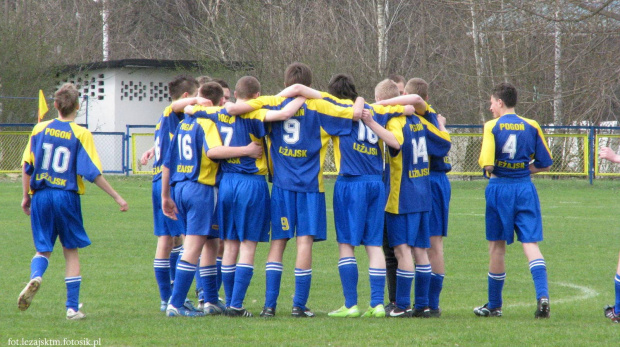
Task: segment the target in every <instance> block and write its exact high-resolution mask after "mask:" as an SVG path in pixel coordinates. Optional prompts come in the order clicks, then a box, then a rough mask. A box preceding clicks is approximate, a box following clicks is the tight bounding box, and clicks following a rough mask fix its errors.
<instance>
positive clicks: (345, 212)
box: [334, 176, 385, 246]
mask: <svg viewBox="0 0 620 347" xmlns="http://www.w3.org/2000/svg"><path fill="white" fill-rule="evenodd" d="M384 207H385V186H384V184H383V181H382V180H381V176H338V178H337V179H336V185H335V187H334V224H335V226H336V239H337V240H338V242H339V243H346V244H349V245H352V246H359V245H365V246H381V245H383V216H384V214H385V212H383V208H384Z"/></svg>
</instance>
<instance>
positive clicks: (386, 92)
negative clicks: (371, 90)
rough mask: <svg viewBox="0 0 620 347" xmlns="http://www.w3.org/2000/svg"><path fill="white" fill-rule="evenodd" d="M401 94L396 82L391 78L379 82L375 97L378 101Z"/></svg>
mask: <svg viewBox="0 0 620 347" xmlns="http://www.w3.org/2000/svg"><path fill="white" fill-rule="evenodd" d="M399 95H400V92H399V91H398V86H397V85H396V82H394V81H392V80H391V79H389V78H386V79H384V80H383V81H381V82H379V83H378V84H377V86H376V87H375V99H376V100H377V101H380V100H386V99H391V98H395V97H397V96H399Z"/></svg>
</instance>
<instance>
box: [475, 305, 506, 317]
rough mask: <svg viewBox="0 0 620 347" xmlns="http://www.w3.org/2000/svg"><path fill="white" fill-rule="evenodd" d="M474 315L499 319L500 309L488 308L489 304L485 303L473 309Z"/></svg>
mask: <svg viewBox="0 0 620 347" xmlns="http://www.w3.org/2000/svg"><path fill="white" fill-rule="evenodd" d="M474 314H475V315H476V316H478V317H501V316H502V308H501V307H496V308H489V303H486V304H484V306H481V307H476V308H474Z"/></svg>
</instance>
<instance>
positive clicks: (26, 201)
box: [22, 195, 31, 216]
mask: <svg viewBox="0 0 620 347" xmlns="http://www.w3.org/2000/svg"><path fill="white" fill-rule="evenodd" d="M30 202H31V198H30V195H27V196H24V198H23V199H22V210H24V213H25V214H26V215H27V216H30Z"/></svg>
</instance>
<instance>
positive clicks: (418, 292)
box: [415, 264, 431, 309]
mask: <svg viewBox="0 0 620 347" xmlns="http://www.w3.org/2000/svg"><path fill="white" fill-rule="evenodd" d="M430 285H431V264H424V265H416V266H415V308H417V309H423V308H425V307H428V291H429V288H430Z"/></svg>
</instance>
